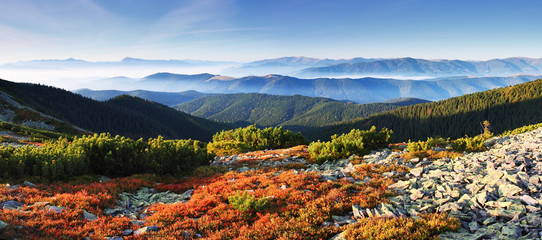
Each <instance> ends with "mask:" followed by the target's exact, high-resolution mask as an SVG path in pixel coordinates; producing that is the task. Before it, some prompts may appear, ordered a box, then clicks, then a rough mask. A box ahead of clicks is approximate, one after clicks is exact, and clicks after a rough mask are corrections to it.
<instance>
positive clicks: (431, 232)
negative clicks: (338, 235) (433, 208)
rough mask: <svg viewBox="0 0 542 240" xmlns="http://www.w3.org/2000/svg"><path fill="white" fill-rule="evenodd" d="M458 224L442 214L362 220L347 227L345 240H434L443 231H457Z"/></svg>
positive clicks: (455, 220) (454, 219) (453, 219)
mask: <svg viewBox="0 0 542 240" xmlns="http://www.w3.org/2000/svg"><path fill="white" fill-rule="evenodd" d="M459 226H460V222H459V220H457V219H456V218H448V217H447V216H446V215H444V214H436V213H435V214H429V215H424V216H422V218H420V219H417V220H414V219H412V218H363V219H360V220H359V221H358V223H355V224H352V225H349V226H348V228H347V230H346V236H345V237H346V239H348V240H356V239H360V240H361V239H379V240H385V239H389V240H391V239H412V240H418V239H434V238H437V237H438V235H439V234H440V233H442V232H445V231H457V230H458V229H459Z"/></svg>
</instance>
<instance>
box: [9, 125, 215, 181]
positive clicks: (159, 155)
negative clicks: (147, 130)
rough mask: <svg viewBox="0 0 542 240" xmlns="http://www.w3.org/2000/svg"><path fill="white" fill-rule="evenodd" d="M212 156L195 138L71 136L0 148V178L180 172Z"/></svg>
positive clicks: (186, 171)
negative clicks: (38, 144)
mask: <svg viewBox="0 0 542 240" xmlns="http://www.w3.org/2000/svg"><path fill="white" fill-rule="evenodd" d="M213 157H214V156H213V155H210V154H207V149H206V147H205V144H203V143H202V142H199V141H196V140H165V139H163V138H162V137H158V138H154V139H149V140H148V141H143V139H139V140H133V139H130V138H125V137H120V136H115V137H112V136H111V135H110V134H105V133H104V134H99V135H98V134H95V135H92V136H83V137H79V138H78V137H76V138H74V140H73V141H72V142H70V141H68V139H66V138H59V139H58V140H56V141H51V142H47V143H45V144H44V145H43V147H35V146H24V147H19V148H14V147H0V169H1V170H0V174H2V175H0V177H9V178H21V177H25V176H42V177H44V178H46V179H50V180H65V179H68V178H70V177H74V176H80V175H83V174H102V175H107V176H128V175H132V174H138V173H156V174H184V173H190V172H191V171H192V170H194V169H196V168H197V167H199V166H201V165H208V164H209V162H210V160H211V159H212V158H213Z"/></svg>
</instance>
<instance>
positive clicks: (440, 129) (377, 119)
mask: <svg viewBox="0 0 542 240" xmlns="http://www.w3.org/2000/svg"><path fill="white" fill-rule="evenodd" d="M484 120H488V121H489V122H490V123H491V129H492V130H493V132H494V133H501V132H503V131H505V130H508V129H513V128H517V127H520V126H524V125H528V124H534V123H539V122H542V79H539V80H536V81H533V82H527V83H523V84H518V85H515V86H511V87H503V88H498V89H494V90H489V91H485V92H479V93H474V94H469V95H464V96H460V97H455V98H451V99H447V100H443V101H438V102H432V103H426V104H418V105H413V106H406V107H401V108H398V109H396V110H394V111H391V112H385V113H380V114H376V115H373V116H371V117H368V118H363V119H358V120H352V121H346V122H342V123H338V124H335V125H333V126H328V127H324V128H320V129H317V130H313V131H310V132H309V131H307V132H304V134H306V136H307V137H308V138H309V139H318V138H322V139H326V138H327V137H328V136H330V135H331V134H336V133H344V132H348V131H350V129H352V128H360V129H368V128H370V127H371V126H372V125H375V126H376V127H377V128H381V127H387V128H390V129H393V131H394V137H395V138H394V140H395V141H407V140H408V139H412V140H422V139H425V138H427V137H431V136H444V137H451V138H457V137H462V136H465V135H469V136H473V135H477V134H480V133H481V131H482V127H481V123H482V122H483V121H484Z"/></svg>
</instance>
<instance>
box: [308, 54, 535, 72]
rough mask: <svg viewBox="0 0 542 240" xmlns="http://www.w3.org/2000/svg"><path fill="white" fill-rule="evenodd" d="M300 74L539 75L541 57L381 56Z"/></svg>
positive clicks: (318, 68)
mask: <svg viewBox="0 0 542 240" xmlns="http://www.w3.org/2000/svg"><path fill="white" fill-rule="evenodd" d="M299 74H300V75H302V76H314V77H320V76H352V75H359V76H430V77H443V76H462V75H467V76H508V75H514V74H542V59H540V58H505V59H492V60H488V61H461V60H425V59H414V58H395V59H382V60H376V61H370V62H355V63H340V64H335V65H330V66H323V67H312V68H307V69H304V70H302V71H300V72H299Z"/></svg>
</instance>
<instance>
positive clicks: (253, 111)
mask: <svg viewBox="0 0 542 240" xmlns="http://www.w3.org/2000/svg"><path fill="white" fill-rule="evenodd" d="M426 102H428V101H425V100H421V99H412V98H409V99H396V100H395V101H394V102H390V103H373V104H354V103H345V102H339V101H336V100H332V99H329V98H316V97H305V96H300V95H294V96H276V95H268V94H259V93H248V94H247V93H238V94H223V95H213V96H206V97H202V98H198V99H196V100H193V101H190V102H187V103H183V104H180V105H177V106H175V108H176V109H177V110H180V111H183V112H186V113H190V114H192V115H195V116H198V117H203V118H207V119H209V120H214V121H221V122H229V123H236V124H239V125H248V124H257V125H259V126H262V127H269V126H273V127H274V126H279V125H281V126H284V127H286V128H288V129H291V130H296V131H298V130H302V129H304V128H306V127H319V126H325V125H329V124H331V123H335V122H339V121H344V120H351V119H356V118H361V117H367V116H370V115H372V114H375V113H379V112H383V111H389V110H393V109H396V108H398V107H401V106H406V105H412V104H418V103H426Z"/></svg>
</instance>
